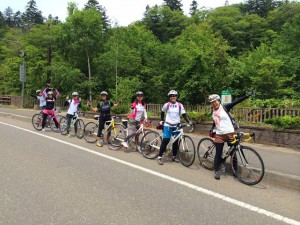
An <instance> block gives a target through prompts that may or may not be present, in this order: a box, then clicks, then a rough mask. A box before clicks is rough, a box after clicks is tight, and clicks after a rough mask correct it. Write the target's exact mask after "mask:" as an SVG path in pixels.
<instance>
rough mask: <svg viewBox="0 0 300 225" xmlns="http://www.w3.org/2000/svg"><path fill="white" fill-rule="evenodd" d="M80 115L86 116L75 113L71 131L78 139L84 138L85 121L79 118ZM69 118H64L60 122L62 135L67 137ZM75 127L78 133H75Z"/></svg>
mask: <svg viewBox="0 0 300 225" xmlns="http://www.w3.org/2000/svg"><path fill="white" fill-rule="evenodd" d="M79 114H82V115H84V113H82V112H77V113H75V115H74V117H73V118H72V119H71V124H70V128H69V129H70V130H69V133H71V132H73V130H74V134H75V136H76V137H77V138H79V139H81V138H83V136H84V121H83V120H82V119H80V118H79ZM67 121H68V120H67V117H65V116H63V117H62V118H61V121H60V130H61V134H62V135H66V134H67V133H68V131H67ZM75 126H76V127H77V131H75Z"/></svg>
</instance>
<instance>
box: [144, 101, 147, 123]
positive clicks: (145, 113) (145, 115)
mask: <svg viewBox="0 0 300 225" xmlns="http://www.w3.org/2000/svg"><path fill="white" fill-rule="evenodd" d="M144 118H145V120H146V121H147V120H148V115H147V110H146V105H145V106H144Z"/></svg>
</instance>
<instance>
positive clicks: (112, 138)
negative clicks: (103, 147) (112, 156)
mask: <svg viewBox="0 0 300 225" xmlns="http://www.w3.org/2000/svg"><path fill="white" fill-rule="evenodd" d="M125 138H126V129H125V127H124V126H123V125H120V124H116V125H115V126H114V127H112V128H110V129H109V130H108V131H107V141H108V147H109V149H111V150H114V151H117V150H119V149H121V148H122V147H123V146H122V144H121V142H123V141H124V140H125Z"/></svg>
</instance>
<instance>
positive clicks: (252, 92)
mask: <svg viewBox="0 0 300 225" xmlns="http://www.w3.org/2000/svg"><path fill="white" fill-rule="evenodd" d="M253 95H255V91H250V92H248V93H247V94H246V95H244V96H242V97H240V98H238V99H237V100H235V101H234V102H232V103H229V104H226V105H224V107H225V108H226V110H227V111H228V112H229V111H230V109H232V108H233V107H234V106H235V105H237V104H239V103H241V102H242V101H245V100H246V99H247V98H250V97H251V96H253Z"/></svg>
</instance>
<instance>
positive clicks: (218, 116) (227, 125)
mask: <svg viewBox="0 0 300 225" xmlns="http://www.w3.org/2000/svg"><path fill="white" fill-rule="evenodd" d="M212 118H213V120H214V121H215V124H216V134H229V133H234V128H233V125H232V122H231V119H230V118H229V116H228V113H227V112H226V111H225V110H224V108H223V106H222V105H220V107H219V109H218V110H213V113H212Z"/></svg>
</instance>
